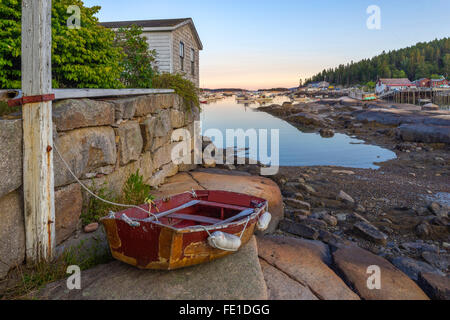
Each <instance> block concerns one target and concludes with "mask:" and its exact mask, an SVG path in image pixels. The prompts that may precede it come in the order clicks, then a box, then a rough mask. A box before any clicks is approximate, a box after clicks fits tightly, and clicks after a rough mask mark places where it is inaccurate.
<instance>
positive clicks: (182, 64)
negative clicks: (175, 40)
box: [180, 42, 184, 71]
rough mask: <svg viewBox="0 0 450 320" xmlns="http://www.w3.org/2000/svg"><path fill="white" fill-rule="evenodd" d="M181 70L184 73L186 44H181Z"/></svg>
mask: <svg viewBox="0 0 450 320" xmlns="http://www.w3.org/2000/svg"><path fill="white" fill-rule="evenodd" d="M180 68H181V71H184V43H183V42H180Z"/></svg>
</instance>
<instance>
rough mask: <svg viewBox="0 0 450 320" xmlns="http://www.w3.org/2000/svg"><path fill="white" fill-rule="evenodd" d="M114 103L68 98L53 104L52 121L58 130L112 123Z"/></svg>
mask: <svg viewBox="0 0 450 320" xmlns="http://www.w3.org/2000/svg"><path fill="white" fill-rule="evenodd" d="M114 120H115V117H114V105H113V104H112V103H110V102H106V101H99V100H90V99H68V100H61V101H58V102H56V103H54V104H53V122H54V124H55V125H56V129H57V130H58V132H61V131H70V130H73V129H79V128H85V127H97V126H107V125H112V124H113V123H114Z"/></svg>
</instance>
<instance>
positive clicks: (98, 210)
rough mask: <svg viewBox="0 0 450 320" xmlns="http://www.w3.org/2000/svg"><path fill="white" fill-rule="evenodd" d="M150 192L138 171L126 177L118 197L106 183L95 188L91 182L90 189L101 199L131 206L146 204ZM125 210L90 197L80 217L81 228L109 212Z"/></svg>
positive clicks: (149, 187)
mask: <svg viewBox="0 0 450 320" xmlns="http://www.w3.org/2000/svg"><path fill="white" fill-rule="evenodd" d="M151 190H152V187H151V186H149V185H148V184H146V183H144V177H143V176H142V175H141V174H140V172H139V170H138V171H137V172H136V173H134V174H132V175H130V176H129V177H128V179H127V181H126V182H125V184H124V186H123V189H122V193H121V194H120V195H119V196H116V195H114V192H112V191H111V190H109V189H108V184H107V183H106V182H105V183H103V184H102V185H101V186H100V187H97V186H96V185H95V182H93V184H92V187H91V191H92V192H94V193H95V194H96V195H97V196H99V197H100V198H102V199H105V200H107V201H110V202H114V203H120V204H125V205H132V206H138V205H142V204H144V203H146V200H147V199H148V198H151V194H150V191H151ZM125 209H126V208H124V207H119V206H114V205H111V204H108V203H106V202H103V201H101V200H99V199H97V198H95V197H91V198H90V199H89V203H88V205H87V207H86V209H85V210H84V212H83V213H82V215H81V220H82V223H83V226H86V225H88V224H90V223H93V222H98V221H100V219H101V218H103V217H105V216H107V215H108V213H109V212H110V211H113V212H119V211H122V210H125Z"/></svg>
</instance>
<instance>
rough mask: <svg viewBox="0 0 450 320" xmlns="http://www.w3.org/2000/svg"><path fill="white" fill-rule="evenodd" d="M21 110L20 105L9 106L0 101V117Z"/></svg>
mask: <svg viewBox="0 0 450 320" xmlns="http://www.w3.org/2000/svg"><path fill="white" fill-rule="evenodd" d="M20 110H22V106H16V107H10V106H8V103H6V102H5V101H0V117H2V116H6V115H8V114H11V113H14V112H18V111H20Z"/></svg>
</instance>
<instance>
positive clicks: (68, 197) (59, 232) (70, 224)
mask: <svg viewBox="0 0 450 320" xmlns="http://www.w3.org/2000/svg"><path fill="white" fill-rule="evenodd" d="M82 209H83V198H82V195H81V186H80V185H79V184H77V183H75V184H71V185H69V186H67V187H63V188H61V189H59V190H56V191H55V228H56V244H57V245H59V244H60V243H62V242H63V241H64V240H66V239H68V238H69V237H70V236H71V235H72V234H73V233H74V232H75V231H77V228H78V224H79V221H80V216H81V210H82Z"/></svg>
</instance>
